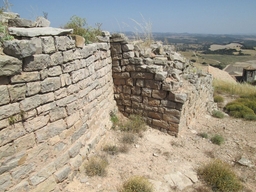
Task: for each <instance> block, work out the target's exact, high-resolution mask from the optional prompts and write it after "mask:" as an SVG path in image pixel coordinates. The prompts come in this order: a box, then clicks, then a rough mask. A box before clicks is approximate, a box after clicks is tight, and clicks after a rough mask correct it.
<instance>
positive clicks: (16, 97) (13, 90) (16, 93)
mask: <svg viewBox="0 0 256 192" xmlns="http://www.w3.org/2000/svg"><path fill="white" fill-rule="evenodd" d="M8 89H9V93H10V99H11V101H12V102H16V101H20V100H22V99H25V94H26V90H27V87H26V84H25V83H22V84H15V85H9V86H8Z"/></svg>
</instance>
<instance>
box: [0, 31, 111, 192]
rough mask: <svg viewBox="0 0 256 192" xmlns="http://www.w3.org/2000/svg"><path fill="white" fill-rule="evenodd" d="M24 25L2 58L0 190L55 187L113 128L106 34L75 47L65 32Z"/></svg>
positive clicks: (67, 177)
mask: <svg viewBox="0 0 256 192" xmlns="http://www.w3.org/2000/svg"><path fill="white" fill-rule="evenodd" d="M22 30H23V32H22V33H21V34H18V33H16V35H17V36H16V39H15V40H12V41H9V42H6V43H5V48H4V52H5V53H6V54H8V55H9V56H8V55H3V54H2V55H0V67H1V70H0V164H1V166H0V191H52V190H54V189H55V190H59V187H61V185H58V183H62V182H63V181H65V180H67V179H72V177H73V176H74V175H75V174H76V172H77V171H78V169H79V167H80V166H81V164H82V162H83V160H84V159H85V158H86V157H87V155H88V153H89V151H90V150H91V149H92V148H93V146H94V145H95V143H97V142H98V140H99V139H100V138H101V137H102V135H103V134H104V131H105V129H106V128H110V127H111V122H110V118H109V113H110V111H112V110H115V101H114V96H113V80H112V60H111V55H110V44H109V37H108V36H105V37H104V38H102V39H104V40H105V42H102V43H95V44H91V45H87V46H84V44H83V45H81V44H80V46H79V47H80V48H77V47H76V44H77V43H79V42H75V41H74V40H73V39H72V38H71V37H69V36H67V35H65V33H67V32H70V31H65V30H64V33H63V31H62V32H60V31H58V32H60V33H59V34H58V35H56V36H52V35H49V30H50V31H51V30H54V29H49V28H47V33H48V35H43V36H42V34H44V32H43V30H44V29H43V28H36V30H37V32H35V31H34V32H33V37H32V36H30V35H29V33H27V31H29V30H31V29H22ZM24 30H25V32H24ZM26 30H27V31H26ZM38 32H40V33H39V34H40V36H38V35H35V34H36V33H38ZM26 34H27V35H26ZM21 35H22V36H21ZM75 39H76V38H75ZM77 46H78V45H77Z"/></svg>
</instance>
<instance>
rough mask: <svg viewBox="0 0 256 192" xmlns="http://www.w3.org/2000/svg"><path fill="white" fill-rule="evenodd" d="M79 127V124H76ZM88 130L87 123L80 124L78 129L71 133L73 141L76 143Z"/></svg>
mask: <svg viewBox="0 0 256 192" xmlns="http://www.w3.org/2000/svg"><path fill="white" fill-rule="evenodd" d="M75 126H76V124H75ZM76 127H77V126H76ZM86 130H87V125H86V124H85V123H84V124H83V125H81V126H79V127H78V128H77V130H76V131H75V132H74V133H73V134H72V135H71V142H72V143H74V142H75V141H76V140H78V139H79V138H80V137H82V136H83V135H84V133H85V131H86Z"/></svg>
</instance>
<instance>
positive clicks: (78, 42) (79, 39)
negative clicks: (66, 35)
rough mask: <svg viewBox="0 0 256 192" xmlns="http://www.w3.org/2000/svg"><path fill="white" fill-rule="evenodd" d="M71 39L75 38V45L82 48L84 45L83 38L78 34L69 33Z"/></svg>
mask: <svg viewBox="0 0 256 192" xmlns="http://www.w3.org/2000/svg"><path fill="white" fill-rule="evenodd" d="M71 37H72V39H73V40H75V44H76V47H78V48H83V47H84V46H85V39H84V38H83V37H82V36H80V35H71Z"/></svg>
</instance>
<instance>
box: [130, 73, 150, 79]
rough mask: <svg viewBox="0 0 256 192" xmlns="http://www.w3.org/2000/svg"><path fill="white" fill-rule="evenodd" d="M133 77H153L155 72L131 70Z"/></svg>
mask: <svg viewBox="0 0 256 192" xmlns="http://www.w3.org/2000/svg"><path fill="white" fill-rule="evenodd" d="M131 77H132V78H137V79H153V78H154V74H152V73H143V72H131Z"/></svg>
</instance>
